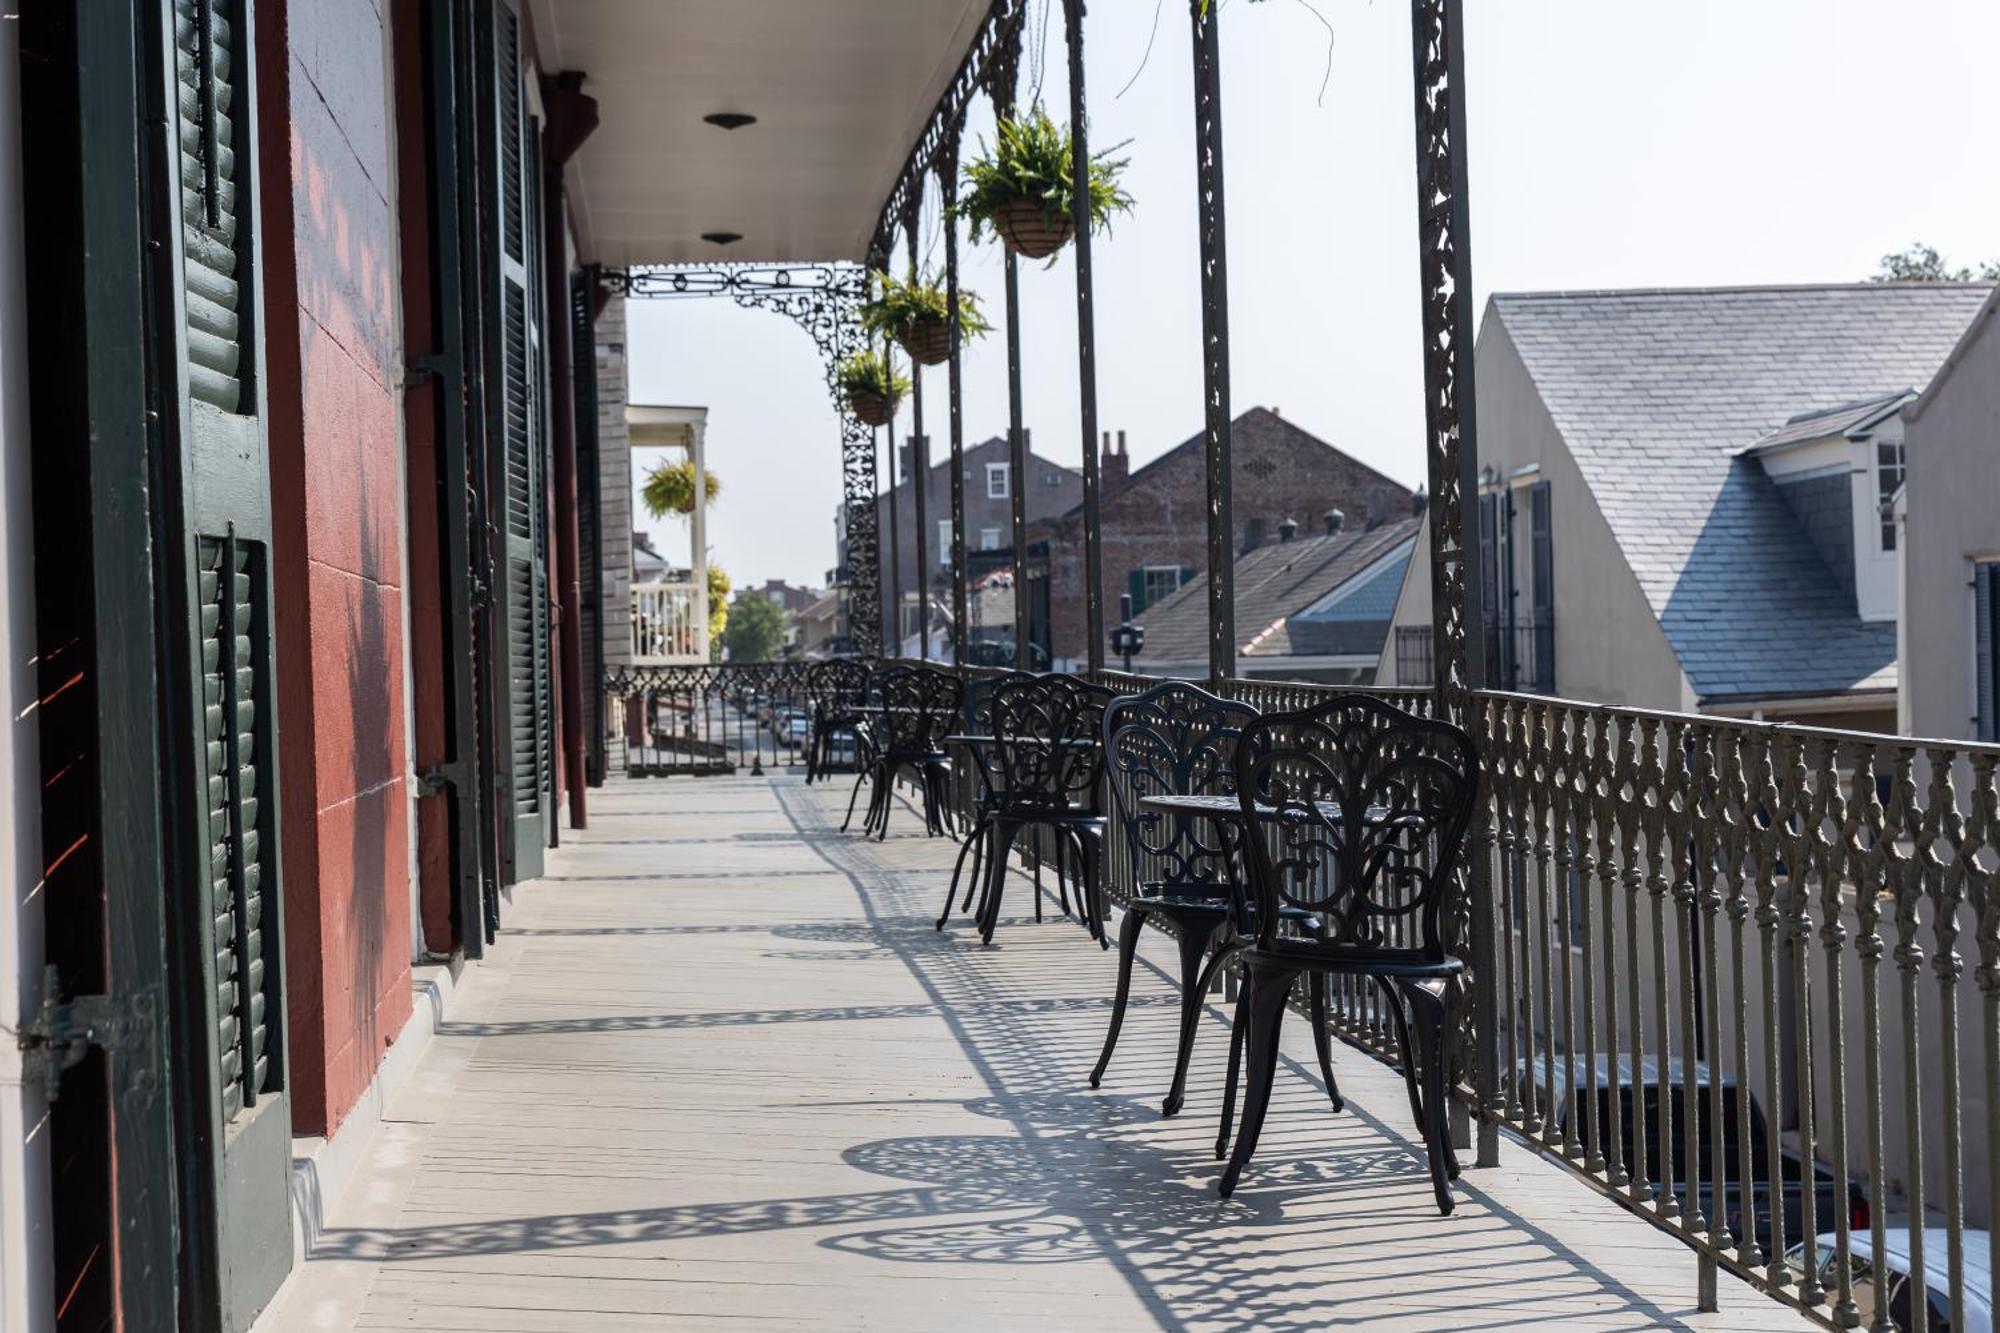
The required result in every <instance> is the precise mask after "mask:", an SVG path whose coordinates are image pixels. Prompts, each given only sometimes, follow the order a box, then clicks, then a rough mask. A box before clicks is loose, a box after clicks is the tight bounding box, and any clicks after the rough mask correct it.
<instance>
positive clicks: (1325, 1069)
mask: <svg viewBox="0 0 2000 1333" xmlns="http://www.w3.org/2000/svg"><path fill="white" fill-rule="evenodd" d="M1306 988H1307V993H1308V995H1309V996H1310V1003H1309V1004H1308V1006H1307V1007H1308V1008H1309V1009H1310V1010H1311V1011H1312V1027H1313V1047H1314V1049H1316V1050H1317V1051H1318V1052H1319V1072H1320V1074H1321V1075H1322V1076H1323V1077H1324V1078H1325V1079H1326V1095H1327V1096H1328V1097H1329V1098H1331V1099H1332V1101H1333V1110H1334V1114H1336V1115H1338V1114H1339V1113H1340V1112H1342V1111H1344V1110H1346V1109H1347V1103H1346V1102H1344V1101H1342V1100H1341V1097H1340V1084H1338V1083H1336V1082H1334V1079H1333V1032H1332V1031H1331V1029H1330V1028H1329V1027H1328V1026H1327V1012H1326V973H1324V972H1314V973H1311V974H1310V975H1308V976H1307V978H1306Z"/></svg>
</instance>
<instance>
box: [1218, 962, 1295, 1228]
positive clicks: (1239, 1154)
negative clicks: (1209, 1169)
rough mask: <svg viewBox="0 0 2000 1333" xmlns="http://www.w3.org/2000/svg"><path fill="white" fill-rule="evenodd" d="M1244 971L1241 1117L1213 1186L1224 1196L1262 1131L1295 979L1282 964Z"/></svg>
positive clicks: (1231, 1189) (1232, 1188) (1233, 1186)
mask: <svg viewBox="0 0 2000 1333" xmlns="http://www.w3.org/2000/svg"><path fill="white" fill-rule="evenodd" d="M1244 971H1245V973H1246V975H1248V976H1249V978H1250V1031H1249V1034H1248V1040H1249V1046H1250V1050H1249V1075H1248V1078H1247V1080H1246V1081H1245V1084H1244V1088H1243V1119H1242V1121H1241V1122H1240V1123H1238V1125H1237V1126H1236V1146H1235V1147H1234V1148H1232V1149H1231V1150H1230V1154H1229V1165H1228V1166H1227V1167H1226V1168H1224V1170H1223V1172H1222V1180H1221V1182H1220V1183H1219V1184H1218V1185H1217V1190H1218V1191H1219V1192H1220V1193H1221V1195H1222V1197H1223V1198H1225V1199H1226V1198H1228V1197H1229V1196H1230V1195H1232V1194H1234V1193H1235V1192H1236V1182H1237V1181H1238V1180H1239V1179H1240V1178H1241V1177H1242V1175H1243V1168H1244V1167H1245V1166H1246V1165H1248V1164H1249V1161H1250V1155H1251V1154H1252V1153H1254V1152H1256V1151H1257V1140H1258V1138H1259V1137H1260V1136H1261V1135H1262V1134H1263V1132H1264V1116H1265V1115H1266V1113H1268V1112H1269V1111H1270V1109H1271V1085H1272V1083H1273V1082H1274V1081H1275V1077H1276V1075H1277V1072H1278V1034H1279V1029H1280V1028H1281V1026H1282V1025H1283V1024H1284V1021H1285V1001H1286V1000H1287V999H1289V998H1290V997H1291V993H1292V982H1293V981H1295V980H1297V978H1298V970H1297V969H1295V968H1291V967H1284V966H1271V965H1268V964H1267V965H1265V966H1263V967H1258V966H1255V965H1252V966H1250V967H1247V968H1245V969H1244Z"/></svg>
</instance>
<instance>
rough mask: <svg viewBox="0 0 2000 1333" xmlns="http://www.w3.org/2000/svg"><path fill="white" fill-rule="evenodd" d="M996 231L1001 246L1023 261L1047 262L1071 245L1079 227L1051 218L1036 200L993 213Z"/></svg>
mask: <svg viewBox="0 0 2000 1333" xmlns="http://www.w3.org/2000/svg"><path fill="white" fill-rule="evenodd" d="M993 230H995V231H997V232H999V233H1000V243H1001V244H1002V245H1005V246H1006V247H1007V248H1008V249H1009V250H1011V251H1013V252H1014V253H1015V254H1017V255H1019V256H1021V257H1022V258H1023V259H1047V258H1048V257H1049V256H1050V255H1052V254H1054V253H1055V252H1056V251H1058V250H1060V249H1062V248H1063V247H1064V246H1065V245H1068V244H1069V241H1070V237H1072V236H1074V235H1075V234H1076V223H1075V222H1074V220H1072V219H1071V218H1069V217H1057V218H1053V219H1052V218H1050V217H1049V215H1048V214H1047V213H1045V212H1044V211H1043V210H1042V206H1041V205H1040V204H1038V203H1036V202H1035V201H1034V200H1032V199H1015V200H1013V201H1011V202H1009V203H1005V204H1002V205H1001V206H1000V207H999V208H998V209H995V210H994V213H993Z"/></svg>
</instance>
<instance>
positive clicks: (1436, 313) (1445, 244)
mask: <svg viewBox="0 0 2000 1333" xmlns="http://www.w3.org/2000/svg"><path fill="white" fill-rule="evenodd" d="M1410 23H1411V30H1412V53H1413V57H1414V62H1415V63H1414V70H1415V92H1416V131H1417V137H1416V167H1417V173H1416V174H1417V235H1418V243H1419V244H1418V265H1419V280H1420V282H1421V284H1422V299H1423V336H1424V441H1425V447H1424V452H1425V457H1426V463H1427V468H1426V473H1427V481H1428V484H1429V486H1430V496H1431V499H1430V507H1429V510H1428V516H1429V527H1430V543H1431V545H1430V554H1431V644H1432V661H1433V667H1432V670H1433V672H1434V679H1435V681H1436V689H1437V696H1438V708H1439V712H1440V713H1441V714H1442V715H1443V716H1444V717H1447V718H1449V719H1450V720H1451V721H1453V722H1456V723H1458V724H1459V725H1461V726H1463V727H1466V728H1467V729H1468V730H1472V731H1474V732H1475V734H1476V733H1477V731H1478V730H1479V728H1478V727H1477V726H1476V721H1477V719H1476V717H1475V713H1474V709H1475V701H1474V699H1473V691H1475V690H1477V689H1478V688H1480V687H1481V686H1482V685H1483V684H1484V683H1485V681H1486V648H1485V643H1484V641H1483V636H1482V635H1481V633H1480V632H1479V628H1478V627H1479V625H1480V624H1481V620H1480V615H1481V607H1480V603H1479V598H1480V588H1479V580H1478V579H1477V578H1474V577H1472V570H1471V567H1470V563H1471V562H1470V560H1469V558H1468V555H1467V550H1466V532H1467V524H1466V513H1465V507H1466V504H1467V502H1468V500H1469V499H1470V498H1471V497H1474V496H1476V495H1477V494H1478V490H1479V484H1478V470H1479V449H1478V438H1477V434H1476V432H1475V430H1474V421H1473V415H1474V397H1473V380H1472V350H1473V328H1474V319H1475V315H1474V311H1473V308H1472V241H1471V231H1470V227H1469V225H1468V217H1469V211H1468V205H1467V192H1466V179H1467V178H1466V160H1465V93H1464V86H1463V70H1464V65H1465V59H1464V53H1465V30H1464V22H1463V14H1462V12H1461V9H1460V6H1459V4H1458V3H1457V0H1411V6H1410ZM1490 833H1491V826H1490V822H1489V819H1488V817H1487V814H1486V809H1485V806H1484V805H1483V804H1482V806H1481V807H1480V815H1479V817H1478V821H1477V823H1476V824H1475V826H1474V828H1473V831H1472V846H1473V847H1474V849H1475V850H1474V854H1473V855H1472V856H1471V857H1470V858H1468V865H1467V871H1466V873H1467V876H1468V885H1467V888H1468V892H1467V894H1466V899H1465V901H1466V905H1467V906H1466V910H1467V913H1468V919H1467V920H1465V921H1463V922H1460V923H1457V925H1458V928H1459V929H1461V930H1463V931H1464V932H1465V936H1464V937H1462V938H1467V941H1468V942H1469V943H1470V945H1471V951H1472V955H1473V958H1472V978H1471V992H1472V1003H1473V1015H1472V1020H1473V1021H1472V1027H1473V1031H1472V1036H1471V1043H1470V1045H1471V1049H1470V1051H1469V1052H1468V1051H1467V1050H1466V1049H1465V1047H1463V1046H1461V1048H1460V1059H1461V1060H1465V1059H1467V1058H1468V1057H1469V1059H1470V1062H1471V1064H1472V1067H1473V1068H1472V1073H1473V1078H1474V1086H1475V1093H1476V1096H1477V1099H1478V1102H1479V1127H1478V1130H1479V1143H1478V1150H1479V1152H1478V1159H1477V1160H1478V1164H1479V1165H1480V1166H1495V1165H1498V1163H1499V1153H1500V1127H1499V1119H1498V1116H1497V1114H1496V1112H1495V1110H1494V1106H1495V1099H1496V1096H1497V1093H1498V1089H1499V1086H1500V1067H1499V1059H1500V1057H1499V1046H1498V1043H1497V1040H1496V1038H1497V1031H1498V1030H1497V1023H1498V997H1497V995H1496V993H1495V986H1496V984H1497V982H1496V978H1495V976H1494V963H1493V958H1494V922H1493V906H1494V904H1493V892H1492V858H1491V855H1490V851H1489V846H1490ZM1460 1068H1461V1070H1462V1069H1463V1068H1464V1065H1463V1064H1461V1065H1460Z"/></svg>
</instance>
